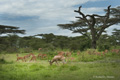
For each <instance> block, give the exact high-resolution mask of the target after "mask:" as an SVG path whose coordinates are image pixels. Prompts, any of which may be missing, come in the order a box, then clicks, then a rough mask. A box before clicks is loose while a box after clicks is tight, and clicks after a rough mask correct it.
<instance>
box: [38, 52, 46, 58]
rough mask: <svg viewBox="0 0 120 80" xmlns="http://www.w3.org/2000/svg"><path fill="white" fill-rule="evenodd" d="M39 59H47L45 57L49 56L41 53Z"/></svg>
mask: <svg viewBox="0 0 120 80" xmlns="http://www.w3.org/2000/svg"><path fill="white" fill-rule="evenodd" d="M38 57H41V58H45V57H47V54H41V53H39V54H38V56H37V58H38Z"/></svg>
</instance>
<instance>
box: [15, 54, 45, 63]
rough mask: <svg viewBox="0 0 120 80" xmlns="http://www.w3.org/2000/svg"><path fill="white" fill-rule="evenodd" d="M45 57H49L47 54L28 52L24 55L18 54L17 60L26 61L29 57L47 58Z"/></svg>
mask: <svg viewBox="0 0 120 80" xmlns="http://www.w3.org/2000/svg"><path fill="white" fill-rule="evenodd" d="M45 57H47V54H41V53H39V54H38V56H36V55H34V54H33V53H30V54H27V55H25V56H23V57H19V56H18V54H17V60H16V61H19V60H22V61H24V62H26V60H27V59H28V58H31V59H30V61H36V59H37V58H45Z"/></svg>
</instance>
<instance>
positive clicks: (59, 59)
mask: <svg viewBox="0 0 120 80" xmlns="http://www.w3.org/2000/svg"><path fill="white" fill-rule="evenodd" d="M57 61H62V63H63V64H65V57H64V56H62V55H56V56H54V57H53V59H52V60H50V61H49V63H50V65H52V64H53V62H56V64H58V63H57Z"/></svg>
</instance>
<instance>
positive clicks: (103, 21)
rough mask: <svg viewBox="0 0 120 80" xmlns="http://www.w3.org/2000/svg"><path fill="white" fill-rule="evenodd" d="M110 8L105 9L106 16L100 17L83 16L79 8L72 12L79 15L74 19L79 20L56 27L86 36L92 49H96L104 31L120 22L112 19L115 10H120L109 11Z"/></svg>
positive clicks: (117, 19) (115, 18)
mask: <svg viewBox="0 0 120 80" xmlns="http://www.w3.org/2000/svg"><path fill="white" fill-rule="evenodd" d="M110 7H111V5H110V6H108V8H107V9H106V14H105V15H104V16H101V15H98V14H91V15H90V14H84V13H83V12H82V11H81V8H82V6H80V7H79V9H78V10H74V12H76V13H79V15H80V16H79V17H76V18H79V20H77V21H72V22H71V23H70V24H58V26H59V27H60V28H62V29H69V30H71V31H72V32H73V33H80V34H82V35H84V36H86V37H87V38H89V39H91V40H92V44H91V45H92V48H96V42H97V40H98V39H99V38H100V36H101V34H102V33H103V32H105V29H106V28H108V27H110V26H112V25H114V24H117V23H119V22H120V18H118V17H114V16H115V15H116V14H117V13H116V12H115V13H116V14H114V13H113V12H114V11H115V10H116V9H119V10H120V8H115V9H114V8H112V9H111V8H110ZM111 12H112V13H111ZM118 13H119V12H118ZM110 15H112V16H110ZM113 15H114V16H113Z"/></svg>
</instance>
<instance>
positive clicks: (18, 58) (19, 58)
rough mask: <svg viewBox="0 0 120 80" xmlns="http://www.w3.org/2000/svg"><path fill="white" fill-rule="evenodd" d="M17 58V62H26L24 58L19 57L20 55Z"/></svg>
mask: <svg viewBox="0 0 120 80" xmlns="http://www.w3.org/2000/svg"><path fill="white" fill-rule="evenodd" d="M16 56H17V60H16V61H19V60H22V61H24V57H19V56H18V54H17V55H16Z"/></svg>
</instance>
